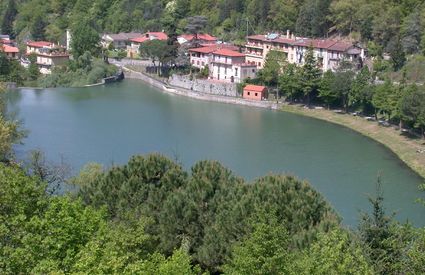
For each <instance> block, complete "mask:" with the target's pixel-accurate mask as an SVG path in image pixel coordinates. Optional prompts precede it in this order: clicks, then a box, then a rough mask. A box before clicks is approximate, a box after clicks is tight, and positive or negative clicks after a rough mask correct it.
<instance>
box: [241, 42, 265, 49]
mask: <svg viewBox="0 0 425 275" xmlns="http://www.w3.org/2000/svg"><path fill="white" fill-rule="evenodd" d="M245 47H247V48H255V49H263V45H262V44H255V43H246V44H245Z"/></svg>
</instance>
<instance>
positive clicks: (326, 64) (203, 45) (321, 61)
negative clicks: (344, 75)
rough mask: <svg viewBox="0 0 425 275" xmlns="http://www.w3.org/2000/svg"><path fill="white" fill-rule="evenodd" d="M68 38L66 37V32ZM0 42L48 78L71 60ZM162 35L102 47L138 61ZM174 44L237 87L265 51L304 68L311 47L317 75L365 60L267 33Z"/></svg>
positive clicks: (330, 43) (117, 38)
mask: <svg viewBox="0 0 425 275" xmlns="http://www.w3.org/2000/svg"><path fill="white" fill-rule="evenodd" d="M67 35H68V36H69V35H70V34H69V32H68V33H67ZM2 37H3V38H2V39H1V40H0V45H1V46H2V47H1V48H0V50H2V51H4V52H5V53H6V54H7V56H8V57H9V58H13V59H19V60H20V61H21V64H22V65H23V66H25V67H27V66H28V64H29V61H28V56H29V55H31V54H35V55H36V56H37V65H38V66H39V69H40V72H41V73H42V74H49V73H51V68H53V67H55V66H63V65H65V64H66V61H68V60H69V57H70V53H69V50H70V46H69V39H70V38H68V43H67V44H68V45H60V44H58V43H54V42H50V41H27V42H26V51H25V52H23V53H20V52H19V48H18V47H17V46H18V45H17V44H16V42H15V41H13V40H10V39H9V37H8V36H7V35H3V36H2ZM167 39H168V35H167V34H166V33H164V32H146V33H143V34H142V33H117V34H103V35H102V38H101V46H102V47H103V48H104V49H114V50H122V51H125V56H126V57H127V58H130V59H132V58H136V59H137V58H140V46H141V45H142V44H143V43H144V42H146V41H150V40H167ZM177 40H178V43H179V45H184V44H195V43H194V42H195V40H196V45H197V46H198V47H194V48H193V47H189V48H188V51H187V52H186V53H185V54H186V55H188V56H189V58H190V64H191V65H192V66H193V67H196V68H199V69H203V68H205V67H208V69H209V75H208V78H209V79H213V80H220V81H230V82H235V83H241V82H243V80H244V79H246V78H254V77H255V75H256V72H257V70H259V69H262V68H263V67H264V63H265V60H266V57H267V54H268V52H269V51H272V50H274V51H280V52H283V53H284V54H285V57H286V59H287V61H288V62H289V63H293V64H296V65H300V66H301V65H303V63H304V55H305V52H306V51H307V49H308V48H309V47H313V50H314V55H315V58H316V59H317V61H318V65H319V68H320V69H321V70H322V71H327V70H333V71H335V70H336V69H337V67H338V64H339V62H340V61H341V60H343V59H345V60H350V61H352V62H356V63H357V64H358V65H359V68H361V66H362V64H363V61H364V59H365V58H366V53H367V51H366V49H364V48H362V47H360V46H358V45H353V44H352V43H349V42H344V41H337V40H331V39H310V38H303V37H296V36H294V35H293V34H291V35H290V34H289V31H287V33H286V35H281V34H278V33H268V34H265V35H251V36H247V37H246V43H245V45H242V46H236V45H233V44H229V43H225V42H222V41H219V40H218V39H217V38H216V37H214V36H212V35H209V34H203V33H202V34H182V35H180V36H178V37H177Z"/></svg>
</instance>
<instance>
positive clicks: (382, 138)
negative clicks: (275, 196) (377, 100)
mask: <svg viewBox="0 0 425 275" xmlns="http://www.w3.org/2000/svg"><path fill="white" fill-rule="evenodd" d="M281 110H282V111H284V112H288V113H293V114H297V115H302V116H306V117H310V118H314V119H319V120H323V121H327V122H330V123H334V124H337V125H340V126H344V127H346V128H348V129H351V130H353V131H356V132H357V133H359V134H361V135H363V136H366V137H368V138H370V139H372V140H374V141H376V142H378V143H380V144H382V145H383V146H385V147H386V148H387V149H389V150H390V151H391V152H393V153H394V154H395V155H396V156H397V157H398V158H399V159H400V160H401V161H402V162H403V163H405V164H406V165H407V166H408V167H409V168H410V169H412V170H413V171H414V172H416V173H417V174H418V175H419V176H420V177H421V178H422V179H423V180H424V179H425V153H418V151H420V150H424V149H425V140H424V139H421V138H417V139H413V138H409V137H406V136H403V135H402V134H400V131H398V130H396V129H394V128H393V127H383V126H380V125H379V124H378V123H377V122H376V121H367V120H366V119H365V118H363V117H358V116H352V115H349V114H338V113H336V112H333V111H332V110H326V109H306V108H303V107H301V106H297V105H288V104H286V105H283V106H282V109H281Z"/></svg>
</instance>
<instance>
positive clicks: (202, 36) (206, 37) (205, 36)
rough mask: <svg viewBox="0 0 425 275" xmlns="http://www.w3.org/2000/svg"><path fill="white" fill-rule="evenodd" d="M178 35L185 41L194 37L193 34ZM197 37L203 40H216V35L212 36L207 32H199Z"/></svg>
mask: <svg viewBox="0 0 425 275" xmlns="http://www.w3.org/2000/svg"><path fill="white" fill-rule="evenodd" d="M180 37H182V38H184V39H186V40H187V41H192V40H193V39H194V38H195V35H194V34H182V35H180ZM198 39H199V40H204V41H217V37H214V36H212V35H209V34H207V33H199V34H198Z"/></svg>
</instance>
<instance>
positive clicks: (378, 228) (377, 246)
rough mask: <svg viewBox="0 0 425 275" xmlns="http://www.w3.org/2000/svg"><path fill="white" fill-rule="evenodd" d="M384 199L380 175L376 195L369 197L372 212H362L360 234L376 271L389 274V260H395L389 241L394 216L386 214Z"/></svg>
mask: <svg viewBox="0 0 425 275" xmlns="http://www.w3.org/2000/svg"><path fill="white" fill-rule="evenodd" d="M383 201H384V197H383V193H382V186H381V179H380V177H378V180H377V183H376V195H375V197H369V202H370V203H371V204H372V213H371V214H368V213H362V216H361V220H360V225H359V234H360V238H361V240H362V241H363V242H364V243H365V244H366V246H367V248H368V254H369V257H370V259H371V261H372V262H373V263H374V266H375V268H376V271H377V272H379V273H380V274H388V270H387V268H388V267H389V264H390V263H389V262H388V261H391V260H393V259H392V257H391V255H389V253H391V250H390V249H389V245H390V242H388V240H389V239H390V238H391V237H392V232H391V222H392V218H393V216H388V215H386V213H385V208H384V205H383Z"/></svg>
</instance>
